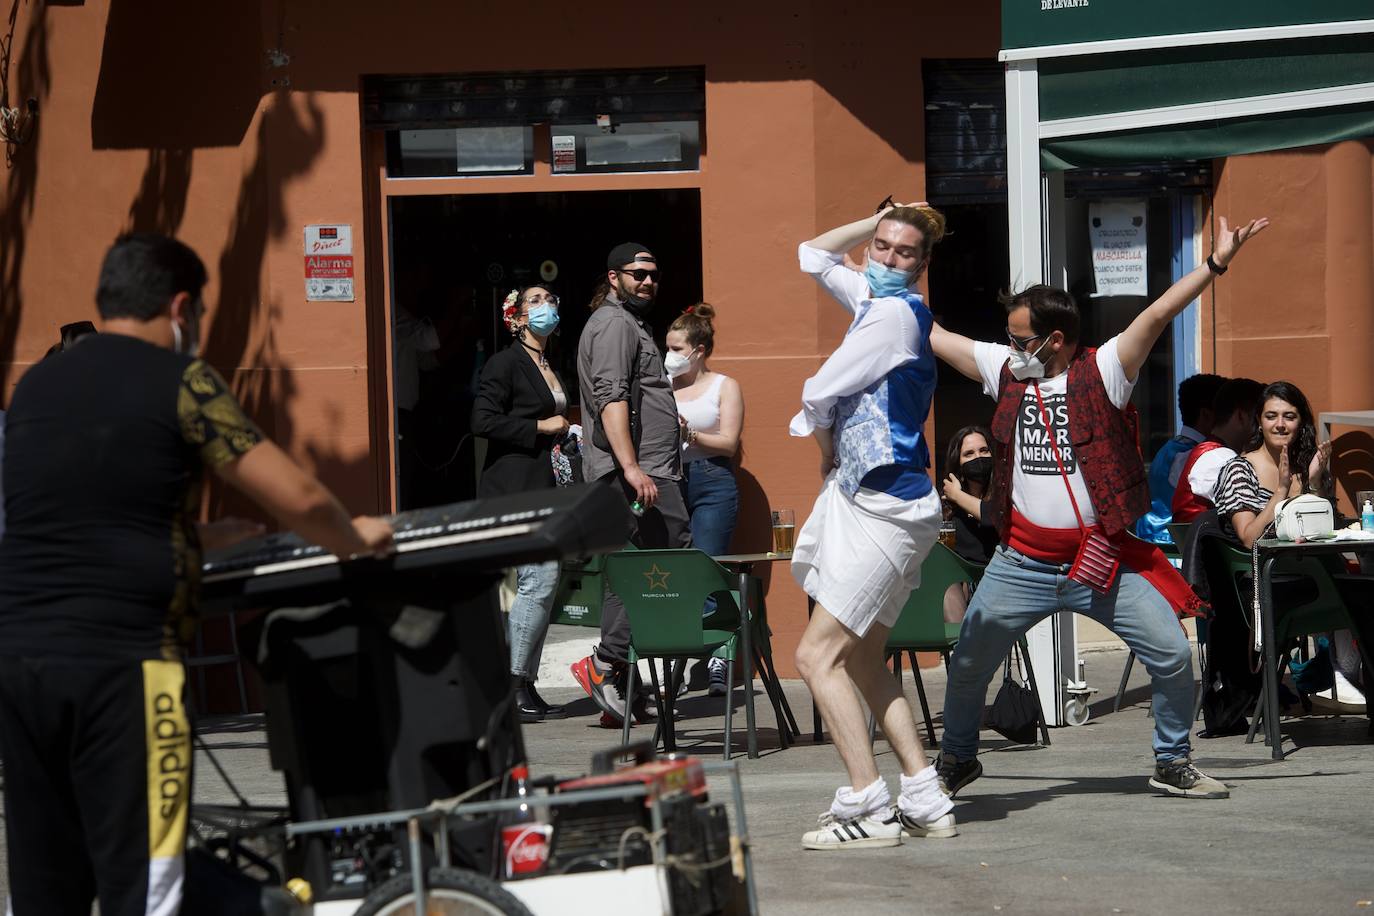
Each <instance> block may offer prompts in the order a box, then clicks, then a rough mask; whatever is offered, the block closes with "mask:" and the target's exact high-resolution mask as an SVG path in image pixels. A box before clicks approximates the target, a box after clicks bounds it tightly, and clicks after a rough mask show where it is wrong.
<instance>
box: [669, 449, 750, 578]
mask: <svg viewBox="0 0 1374 916" xmlns="http://www.w3.org/2000/svg"><path fill="white" fill-rule="evenodd" d="M682 497H683V500H684V501H685V502H686V503H687V515H688V517H690V518H691V523H692V546H693V547H695V548H696V549H698V550H700V551H702V552H703V553H705V554H707V555H709V556H713V557H718V556H720V555H721V554H725V553H729V552H730V538H731V537H733V536H734V534H735V519H736V518H737V517H738V516H739V487H738V486H737V485H736V484H735V472H734V471H733V470H732V469H731V467H730V459H729V458H726V457H724V456H716V457H713V458H698V459H696V460H694V461H688V462H686V463H684V464H683V465H682Z"/></svg>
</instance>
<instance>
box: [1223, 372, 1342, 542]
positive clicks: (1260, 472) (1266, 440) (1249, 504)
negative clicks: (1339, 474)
mask: <svg viewBox="0 0 1374 916" xmlns="http://www.w3.org/2000/svg"><path fill="white" fill-rule="evenodd" d="M1330 455H1331V443H1330V442H1323V443H1321V444H1320V445H1318V444H1317V425H1316V423H1315V422H1313V419H1312V408H1311V407H1310V406H1309V405H1308V403H1307V396H1306V395H1304V394H1303V393H1302V391H1300V390H1299V389H1298V386H1297V385H1294V384H1293V383H1292V382H1274V383H1273V384H1271V385H1269V386H1268V387H1266V388H1265V389H1264V393H1263V394H1261V395H1260V402H1259V411H1258V412H1257V415H1256V424H1255V429H1254V431H1253V432H1252V433H1251V435H1250V441H1249V443H1248V444H1247V446H1246V450H1245V451H1244V452H1242V453H1241V454H1240V455H1237V456H1236V457H1235V458H1232V459H1231V460H1230V461H1228V462H1227V463H1226V464H1225V465H1223V466H1222V469H1221V473H1220V474H1219V475H1218V476H1217V487H1216V491H1215V498H1214V499H1213V500H1212V502H1213V504H1214V505H1215V506H1216V507H1217V519H1218V520H1219V521H1220V522H1221V529H1222V531H1223V532H1224V533H1225V534H1226V535H1228V536H1230V537H1233V538H1235V539H1236V540H1237V541H1239V542H1240V544H1241V546H1243V547H1245V548H1246V549H1247V550H1248V549H1249V548H1250V547H1251V546H1253V545H1254V543H1255V541H1256V540H1258V539H1259V538H1260V537H1262V536H1263V534H1264V531H1265V529H1266V528H1268V527H1269V525H1270V524H1271V523H1272V522H1273V521H1274V510H1275V509H1276V508H1278V505H1279V503H1281V502H1282V501H1283V500H1285V499H1288V498H1290V497H1293V496H1298V495H1300V494H1302V493H1303V492H1304V491H1307V492H1311V493H1315V494H1317V495H1318V496H1322V497H1326V498H1330V496H1331V492H1332V488H1331V474H1330V472H1329V470H1328V468H1327V462H1328V459H1329V457H1330Z"/></svg>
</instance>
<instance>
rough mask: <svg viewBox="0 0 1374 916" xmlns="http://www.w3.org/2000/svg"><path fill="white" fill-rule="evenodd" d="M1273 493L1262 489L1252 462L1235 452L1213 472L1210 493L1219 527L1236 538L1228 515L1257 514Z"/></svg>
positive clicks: (1229, 535) (1261, 510)
mask: <svg viewBox="0 0 1374 916" xmlns="http://www.w3.org/2000/svg"><path fill="white" fill-rule="evenodd" d="M1273 495H1274V492H1273V491H1272V490H1266V489H1265V488H1264V487H1263V486H1261V485H1260V482H1259V475H1257V474H1256V473H1255V467H1254V465H1252V464H1251V463H1250V462H1248V461H1246V460H1245V456H1243V455H1237V456H1236V457H1234V458H1232V459H1231V460H1230V461H1228V462H1226V463H1225V464H1224V465H1222V467H1221V473H1220V474H1219V475H1217V488H1216V490H1215V491H1214V492H1213V494H1212V502H1213V503H1214V504H1215V505H1216V507H1217V518H1219V519H1220V520H1221V530H1222V531H1223V532H1224V533H1225V534H1226V535H1227V536H1228V537H1236V529H1235V526H1234V525H1232V524H1231V516H1232V514H1233V513H1236V512H1254V513H1255V514H1259V513H1260V512H1263V511H1264V507H1265V506H1267V505H1268V504H1269V500H1270V498H1271V497H1272V496H1273Z"/></svg>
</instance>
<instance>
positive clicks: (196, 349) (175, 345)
mask: <svg viewBox="0 0 1374 916" xmlns="http://www.w3.org/2000/svg"><path fill="white" fill-rule="evenodd" d="M185 336H186V335H184V334H183V333H182V330H181V325H180V324H178V323H177V322H175V321H173V322H172V349H173V350H174V351H176V352H177V353H184V354H186V355H187V356H189V357H191V358H192V359H196V358H198V357H199V356H200V340H199V339H198V337H193V338H191V341H190V346H187V345H186V343H187V342H186V340H185Z"/></svg>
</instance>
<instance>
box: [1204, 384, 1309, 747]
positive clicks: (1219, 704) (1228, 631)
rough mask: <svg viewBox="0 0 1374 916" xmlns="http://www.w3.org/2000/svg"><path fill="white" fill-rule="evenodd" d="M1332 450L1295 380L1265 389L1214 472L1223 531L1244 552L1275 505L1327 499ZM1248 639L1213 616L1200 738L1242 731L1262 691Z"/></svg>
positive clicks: (1236, 624) (1240, 628)
mask: <svg viewBox="0 0 1374 916" xmlns="http://www.w3.org/2000/svg"><path fill="white" fill-rule="evenodd" d="M1330 453H1331V443H1329V442H1324V443H1321V444H1320V445H1319V444H1318V443H1317V427H1316V424H1315V423H1314V422H1313V418H1312V408H1311V407H1310V406H1309V405H1308V403H1307V397H1306V396H1305V395H1304V394H1303V393H1302V391H1301V390H1299V388H1298V386H1297V385H1294V384H1293V383H1292V382H1274V383H1273V384H1271V385H1269V386H1267V387H1266V388H1265V389H1264V392H1263V393H1262V394H1261V395H1260V398H1259V403H1258V410H1257V411H1256V422H1255V428H1254V430H1253V431H1252V432H1251V435H1250V441H1249V443H1248V444H1247V445H1246V446H1245V449H1244V451H1242V453H1241V454H1239V455H1237V456H1236V457H1234V458H1232V459H1231V460H1230V461H1228V462H1226V464H1224V465H1222V468H1221V472H1220V473H1219V474H1218V475H1217V485H1216V490H1215V491H1214V495H1213V503H1214V504H1215V506H1216V510H1217V521H1218V522H1219V523H1220V526H1221V530H1222V533H1223V534H1225V535H1226V536H1227V537H1230V538H1233V539H1235V541H1236V542H1237V544H1238V545H1239V546H1241V547H1244V548H1246V549H1247V550H1248V549H1249V548H1250V547H1252V546H1253V545H1254V543H1255V541H1256V540H1258V539H1259V538H1261V537H1264V536H1265V531H1266V529H1267V528H1268V527H1269V526H1270V525H1271V524H1272V523H1273V521H1274V511H1275V510H1276V509H1277V508H1278V505H1279V503H1281V502H1283V501H1284V500H1285V499H1289V498H1290V497H1293V496H1298V495H1300V494H1302V493H1303V492H1304V491H1307V492H1312V493H1315V494H1317V495H1318V496H1323V497H1327V496H1329V495H1330V493H1331V476H1330V473H1329V472H1328V469H1327V460H1328V457H1329V455H1330ZM1230 616H1231V617H1233V616H1234V615H1230ZM1250 638H1251V637H1250V633H1249V627H1248V625H1247V624H1246V623H1245V622H1243V621H1237V620H1233V619H1230V618H1229V617H1228V616H1227V615H1223V614H1218V615H1217V617H1216V618H1215V619H1214V620H1213V622H1212V625H1211V627H1210V632H1209V634H1208V664H1209V667H1210V668H1211V672H1210V673H1209V677H1208V682H1209V685H1210V686H1209V687H1208V688H1207V690H1206V692H1205V693H1204V695H1203V715H1204V720H1205V722H1206V725H1207V727H1206V731H1204V732H1202V733H1200V734H1201V736H1203V737H1222V736H1225V735H1232V734H1239V733H1241V732H1243V731H1245V730H1246V727H1247V724H1248V723H1247V721H1246V718H1245V716H1246V713H1248V712H1249V711H1250V708H1251V706H1252V704H1253V702H1254V698H1255V696H1256V695H1257V693H1258V691H1259V688H1260V679H1259V677H1258V676H1257V675H1256V674H1255V673H1254V667H1253V664H1252V660H1251V658H1250V649H1249V648H1248V647H1249V645H1250Z"/></svg>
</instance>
